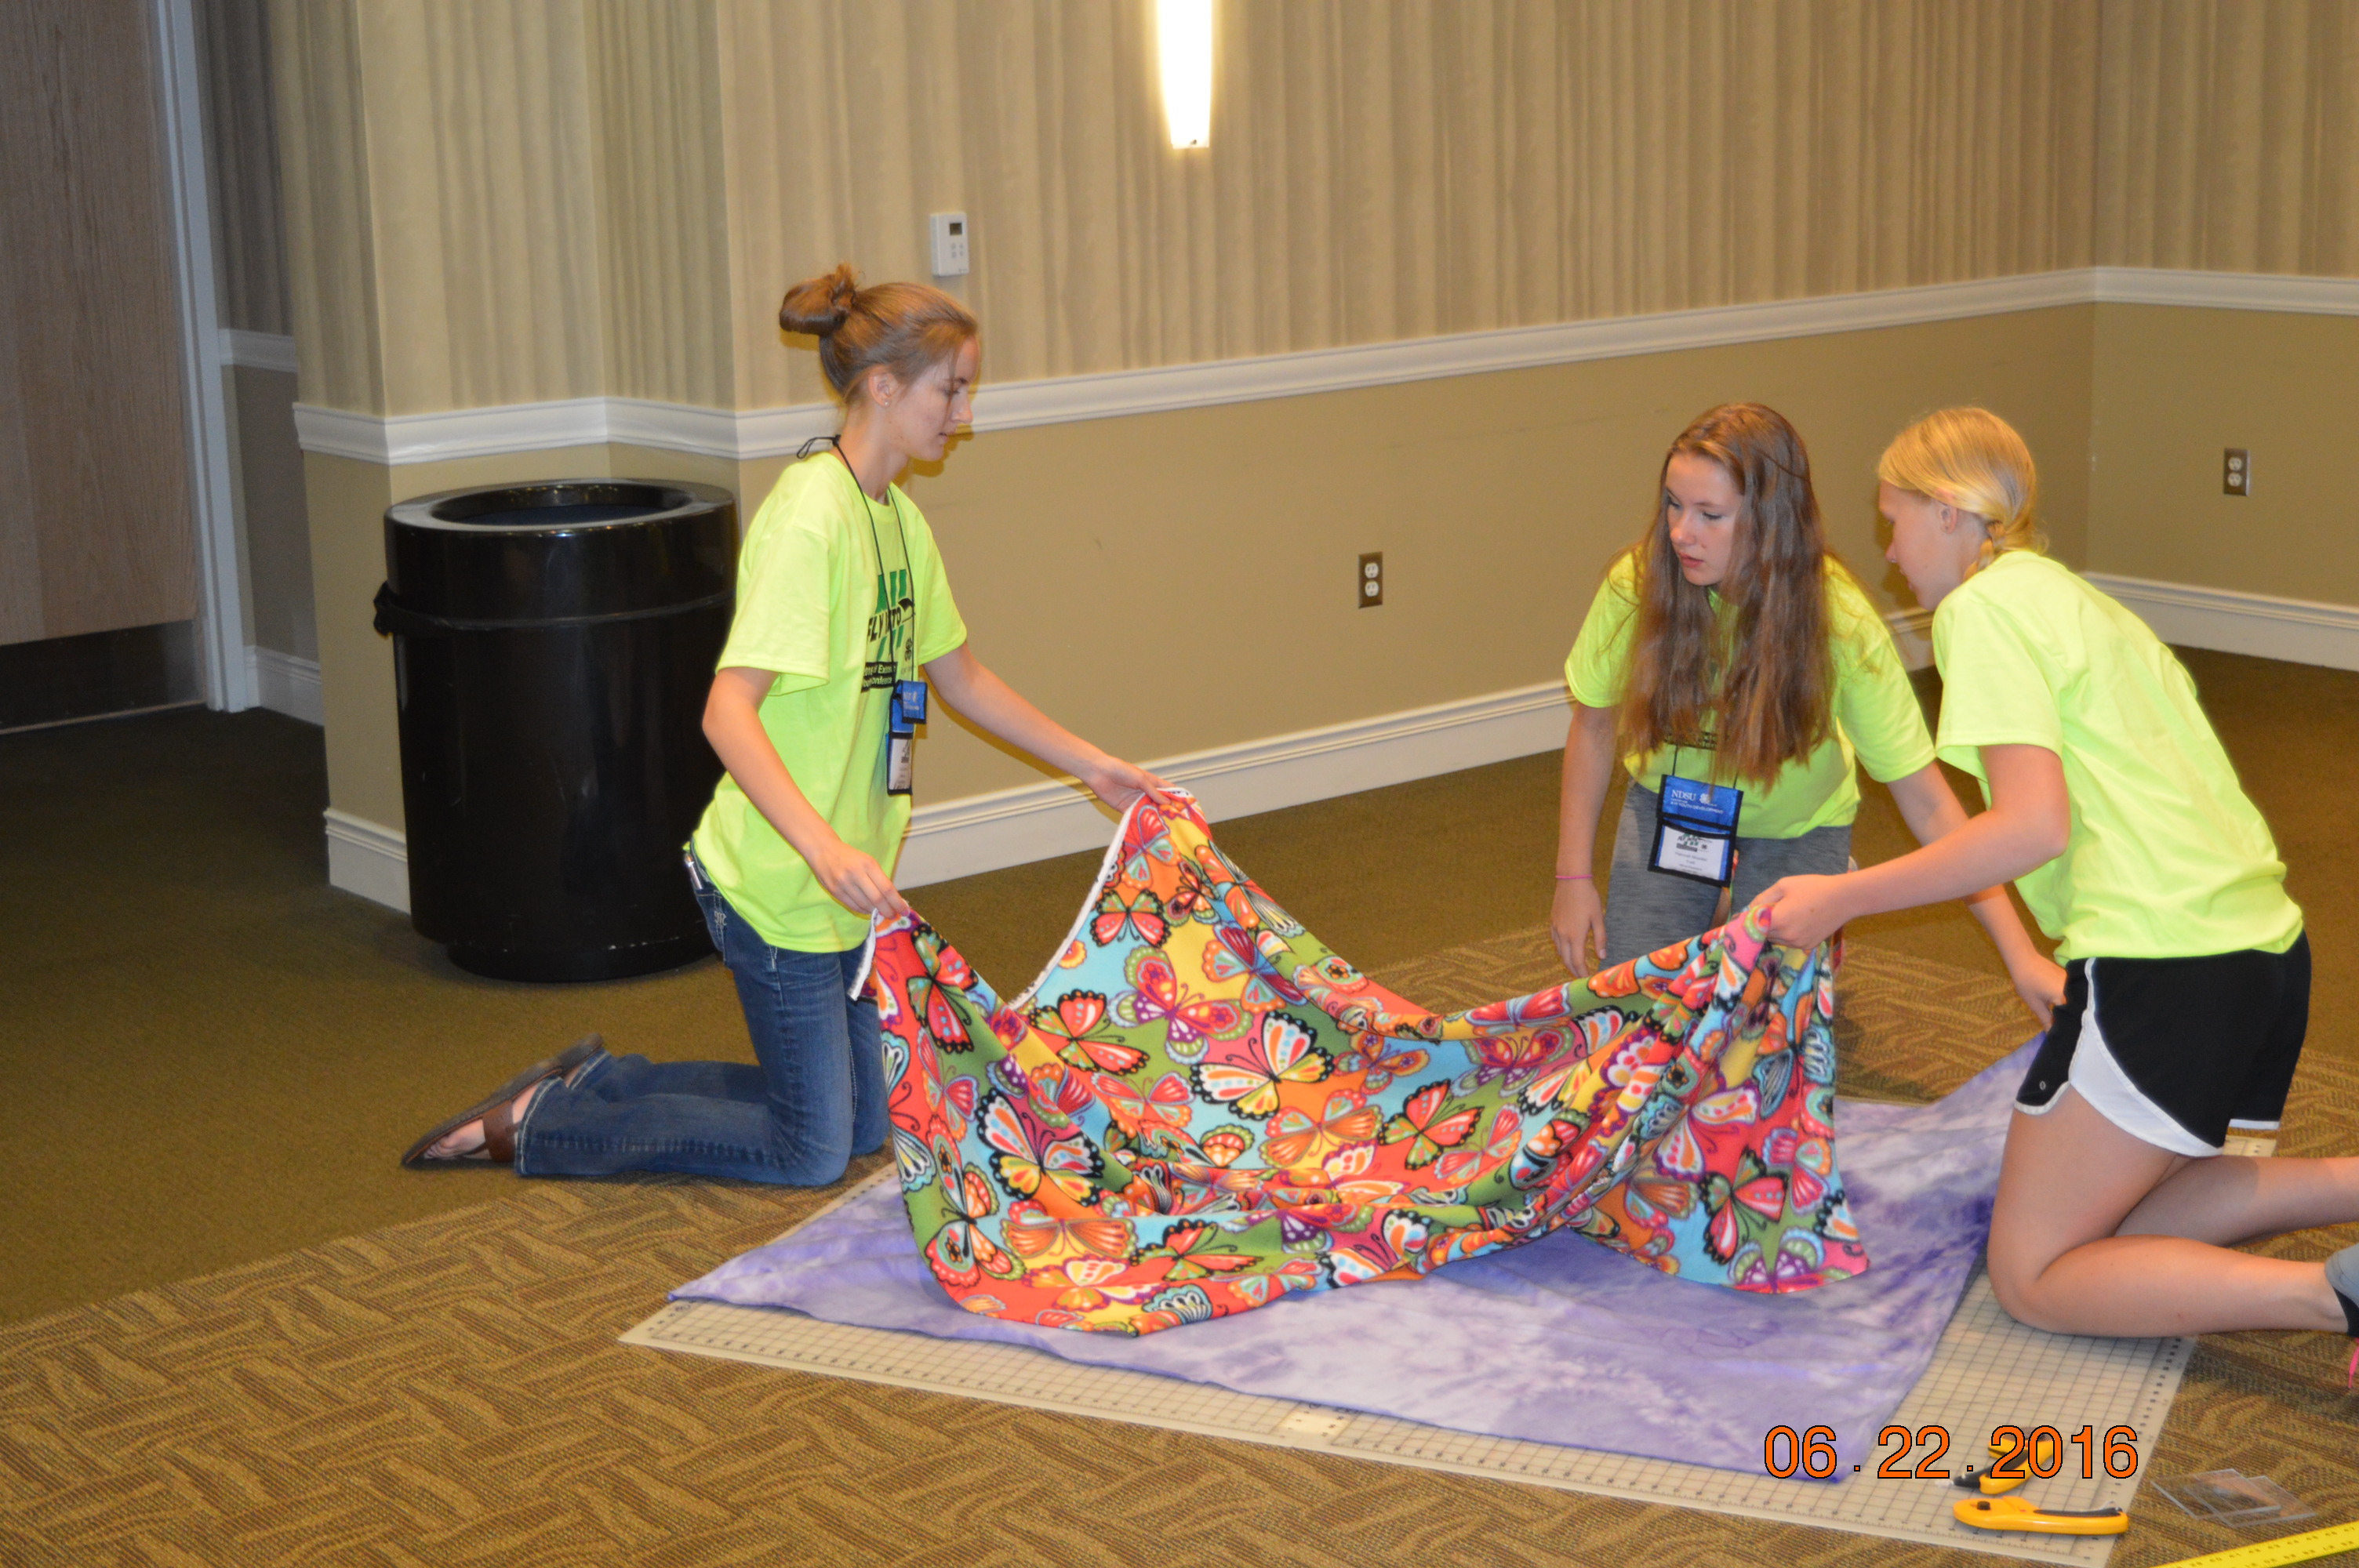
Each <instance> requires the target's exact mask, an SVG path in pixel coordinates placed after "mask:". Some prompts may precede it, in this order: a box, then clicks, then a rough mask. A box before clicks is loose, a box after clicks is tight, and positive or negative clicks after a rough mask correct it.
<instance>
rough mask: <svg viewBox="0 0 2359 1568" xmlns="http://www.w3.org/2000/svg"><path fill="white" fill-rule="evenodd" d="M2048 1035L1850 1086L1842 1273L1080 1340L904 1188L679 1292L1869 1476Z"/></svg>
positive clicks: (1548, 1289) (1402, 1409)
mask: <svg viewBox="0 0 2359 1568" xmlns="http://www.w3.org/2000/svg"><path fill="white" fill-rule="evenodd" d="M2029 1050H2030V1047H2029V1046H2026V1047H2025V1048H2024V1050H2023V1051H2018V1052H2017V1053H2016V1054H2014V1055H2011V1056H2009V1057H2007V1058H2006V1060H2005V1061H2002V1062H2000V1063H1998V1064H1996V1065H1994V1066H1992V1067H1990V1068H1989V1069H1987V1070H1986V1071H1984V1073H1982V1074H1981V1075H1980V1076H1977V1077H1975V1078H1974V1079H1973V1081H1972V1082H1970V1083H1968V1084H1966V1085H1965V1086H1964V1087H1962V1088H1960V1089H1959V1090H1957V1091H1956V1092H1955V1093H1953V1094H1951V1096H1950V1097H1949V1098H1946V1099H1943V1100H1941V1101H1940V1102H1939V1103H1938V1104H1934V1105H1930V1106H1896V1105H1878V1104H1867V1103H1862V1102H1859V1101H1853V1100H1842V1101H1838V1102H1837V1113H1836V1114H1837V1122H1836V1130H1837V1137H1838V1138H1839V1139H1840V1141H1841V1144H1842V1148H1843V1165H1844V1170H1845V1172H1846V1173H1847V1176H1848V1184H1849V1188H1850V1194H1851V1201H1852V1205H1853V1211H1854V1215H1855V1216H1856V1217H1857V1219H1858V1223H1859V1227H1860V1229H1861V1231H1862V1232H1863V1233H1864V1234H1865V1235H1867V1236H1869V1237H1872V1238H1874V1240H1875V1249H1876V1253H1875V1257H1876V1266H1875V1268H1874V1269H1873V1270H1871V1271H1868V1272H1867V1273H1866V1274H1864V1275H1862V1276H1860V1277H1859V1278H1857V1279H1854V1280H1850V1281H1845V1282H1844V1283H1843V1287H1842V1288H1841V1289H1840V1290H1823V1291H1808V1292H1800V1293H1799V1294H1792V1295H1748V1294H1744V1293H1741V1292H1732V1291H1727V1290H1720V1289H1714V1288H1712V1287H1710V1286H1707V1285H1702V1284H1698V1283H1693V1282H1690V1281H1683V1280H1679V1279H1674V1278H1669V1277H1666V1276H1665V1275H1663V1274H1660V1273H1658V1272H1657V1271H1655V1270H1653V1269H1650V1268H1647V1266H1646V1265H1644V1264H1642V1263H1637V1262H1634V1261H1633V1260H1630V1259H1628V1258H1625V1257H1624V1256H1622V1255H1621V1254H1619V1253H1616V1252H1613V1251H1610V1250H1608V1249H1604V1248H1601V1247H1598V1246H1595V1245H1594V1244H1593V1243H1591V1242H1589V1241H1587V1240H1586V1239H1585V1238H1581V1237H1578V1236H1572V1235H1556V1236H1550V1237H1547V1238H1543V1239H1540V1240H1538V1241H1535V1242H1533V1243H1532V1244H1531V1245H1529V1246H1527V1247H1522V1248H1517V1249H1512V1250H1508V1251H1503V1252H1497V1253H1493V1254H1490V1255H1488V1256H1484V1257H1480V1258H1474V1259H1470V1260H1465V1261H1462V1262H1457V1263H1452V1264H1450V1265H1449V1266H1448V1267H1446V1268H1443V1269H1441V1270H1440V1271H1437V1272H1435V1273H1433V1274H1431V1275H1430V1276H1429V1277H1428V1278H1427V1279H1426V1280H1425V1281H1422V1282H1419V1283H1397V1284H1392V1283H1380V1284H1375V1285H1371V1286H1368V1287H1366V1288H1364V1289H1360V1290H1353V1291H1338V1292H1319V1293H1316V1294H1305V1295H1301V1296H1299V1297H1297V1296H1289V1297H1287V1298H1284V1299H1281V1300H1278V1301H1276V1302H1273V1303H1270V1305H1268V1306H1267V1307H1266V1308H1264V1309H1262V1310H1260V1311H1258V1312H1251V1313H1245V1314H1239V1315H1237V1316H1234V1317H1227V1318H1221V1319H1217V1320H1215V1321H1212V1322H1209V1323H1202V1324H1197V1325H1191V1326H1190V1328H1189V1330H1188V1332H1186V1333H1184V1334H1157V1335H1149V1336H1145V1337H1142V1338H1136V1339H1134V1338H1129V1337H1126V1336H1116V1335H1097V1334H1070V1333H1066V1332H1063V1331H1061V1330H1059V1329H1054V1328H1040V1327H1036V1326H1034V1325H1029V1324H1021V1323H1010V1322H1006V1321H1003V1320H1001V1319H998V1318H994V1317H988V1316H978V1315H975V1314H970V1313H966V1312H962V1311H961V1310H960V1309H959V1308H957V1307H956V1306H954V1305H952V1304H951V1301H950V1299H949V1297H948V1296H946V1295H945V1294H944V1293H943V1292H942V1289H941V1287H940V1285H939V1284H938V1283H937V1282H936V1281H935V1280H934V1278H933V1275H932V1273H931V1272H930V1271H929V1270H928V1268H927V1267H926V1264H925V1261H924V1260H923V1259H922V1258H921V1257H920V1256H919V1252H918V1249H917V1245H916V1243H915V1242H914V1241H913V1240H912V1238H911V1236H910V1230H909V1217H908V1212H907V1210H906V1209H905V1208H904V1206H903V1205H902V1202H901V1195H900V1192H899V1190H898V1189H897V1187H895V1186H894V1185H892V1184H889V1183H887V1184H881V1185H879V1186H877V1187H876V1188H875V1189H874V1190H872V1191H870V1192H867V1193H864V1194H863V1195H861V1196H859V1197H858V1198H856V1199H854V1200H853V1202H851V1203H849V1204H847V1205H845V1206H843V1207H842V1208H839V1209H837V1210H835V1211H834V1212H832V1213H831V1214H827V1215H824V1216H822V1217H820V1218H819V1219H816V1220H814V1221H812V1222H811V1223H810V1224H808V1225H805V1226H803V1227H801V1228H799V1229H798V1230H796V1231H794V1232H792V1233H791V1234H789V1235H788V1236H786V1237H784V1238H780V1239H779V1240H777V1241H776V1242H773V1243H771V1244H770V1245H769V1246H767V1247H763V1248H759V1249H756V1250H755V1251H752V1252H748V1253H746V1254H745V1256H743V1257H741V1258H738V1259H735V1260H733V1261H731V1262H729V1263H726V1264H723V1266H722V1267H721V1268H719V1269H716V1270H714V1271H712V1273H710V1274H707V1275H706V1276H705V1277H704V1278H702V1279H701V1280H698V1281H694V1282H693V1283H690V1284H688V1285H684V1286H682V1287H681V1288H680V1289H679V1290H678V1291H676V1292H673V1295H674V1297H675V1299H691V1300H705V1301H718V1302H730V1303H738V1304H741V1305H747V1306H763V1307H786V1308H791V1309H793V1310H795V1311H798V1312H803V1313H808V1314H810V1315H811V1316H814V1317H818V1318H823V1319H825V1320H827V1321H829V1322H832V1323H845V1324H859V1325H867V1326H871V1327H876V1328H890V1329H898V1330H902V1331H904V1332H908V1333H916V1334H927V1335H932V1336H936V1337H939V1338H945V1339H988V1340H998V1341H1003V1342H1006V1343H1008V1344H1014V1345H1027V1346H1032V1347H1034V1348H1035V1349H1038V1350H1042V1351H1046V1352H1048V1353H1049V1354H1050V1355H1054V1356H1060V1357H1064V1358H1065V1359H1067V1360H1069V1361H1080V1362H1088V1363H1092V1364H1095V1365H1100V1366H1108V1367H1123V1368H1130V1369H1132V1370H1136V1371H1142V1372H1155V1373H1159V1374H1162V1375H1163V1376H1166V1377H1173V1378H1184V1379H1190V1380H1191V1381H1195V1382H1201V1383H1212V1384H1217V1385H1219V1386H1221V1387H1223V1388H1228V1389H1234V1390H1238V1391H1239V1392H1242V1393H1249V1394H1264V1395H1269V1396H1272V1397H1276V1398H1280V1399H1288V1400H1305V1401H1308V1402H1312V1403H1317V1404H1324V1405H1335V1406H1341V1407H1343V1408H1346V1409H1351V1410H1362V1411H1375V1412H1378V1413H1380V1414H1385V1415H1393V1416H1400V1417H1404V1418H1406V1419H1408V1420H1410V1421H1418V1422H1428V1423H1430V1424H1432V1425H1435V1426H1443V1427H1450V1428H1452V1429H1454V1430H1457V1431H1462V1432H1474V1433H1485V1434H1487V1435H1491V1436H1497V1437H1518V1438H1529V1439H1534V1440H1537V1441H1538V1442H1542V1443H1556V1444H1573V1445H1576V1446H1580V1447H1583V1448H1595V1449H1603V1450H1606V1451H1609V1452H1614V1453H1620V1454H1642V1455H1646V1456H1648V1457H1653V1458H1660V1459H1670V1460H1677V1461H1680V1462H1682V1463H1688V1464H1697V1465H1717V1466H1720V1467H1722V1468H1724V1469H1731V1470H1744V1471H1752V1472H1756V1473H1757V1472H1758V1471H1759V1469H1760V1467H1761V1463H1762V1460H1761V1454H1762V1437H1763V1434H1764V1433H1766V1432H1767V1430H1768V1429H1769V1428H1770V1427H1773V1426H1778V1425H1786V1426H1792V1427H1794V1428H1796V1429H1797V1430H1799V1429H1801V1428H1804V1427H1809V1426H1821V1425H1823V1426H1831V1427H1832V1428H1833V1429H1834V1430H1835V1432H1836V1434H1837V1442H1836V1448H1837V1452H1838V1454H1840V1455H1841V1463H1842V1465H1843V1468H1842V1469H1841V1470H1839V1471H1838V1474H1845V1475H1847V1474H1849V1466H1850V1465H1854V1464H1857V1463H1860V1462H1862V1461H1864V1460H1869V1459H1872V1458H1873V1456H1874V1454H1875V1438H1876V1434H1877V1433H1879V1432H1880V1431H1881V1430H1882V1429H1883V1427H1884V1426H1885V1425H1886V1422H1888V1421H1889V1420H1890V1418H1891V1415H1892V1413H1893V1412H1894V1411H1896V1410H1897V1409H1898V1408H1899V1405H1900V1401H1901V1400H1903V1399H1904V1398H1905V1397H1906V1396H1907V1395H1908V1390H1910V1389H1911V1388H1913V1387H1914V1386H1915V1385H1916V1382H1917V1379H1919V1377H1920V1376H1921V1375H1922V1374H1923V1372H1924V1370H1925V1366H1926V1363H1927V1362H1928V1361H1929V1360H1930V1359H1931V1357H1932V1354H1933V1346H1934V1345H1935V1343H1936V1341H1938V1340H1939V1339H1940V1335H1941V1330H1942V1328H1943V1326H1944V1325H1946V1324H1947V1323H1948V1322H1949V1320H1950V1315H1951V1313H1953V1312H1954V1311H1955V1310H1956V1308H1957V1303H1958V1299H1959V1297H1960V1295H1961V1294H1962V1292H1963V1291H1964V1289H1965V1284H1966V1281H1967V1279H1968V1277H1969V1276H1970V1275H1971V1273H1972V1272H1973V1267H1974V1263H1975V1261H1976V1260H1977V1259H1978V1258H1979V1257H1980V1255H1981V1252H1982V1247H1983V1241H1984V1237H1985V1235H1986V1233H1987V1231H1988V1229H1989V1225H1990V1211H1991V1198H1992V1195H1993V1194H1994V1193H1995V1191H1996V1189H1997V1184H1998V1164H1999V1153H2000V1149H2001V1146H2002V1145H2003V1143H2004V1142H2005V1140H2006V1124H2007V1116H2008V1110H2009V1107H2010V1105H2011V1104H2012V1101H2013V1098H2014V1089H2015V1086H2016V1084H2017V1080H2018V1079H2019V1078H2020V1077H2021V1076H2022V1073H2023V1068H2024V1061H2025V1059H2026V1056H2027V1053H2028V1051H2029Z"/></svg>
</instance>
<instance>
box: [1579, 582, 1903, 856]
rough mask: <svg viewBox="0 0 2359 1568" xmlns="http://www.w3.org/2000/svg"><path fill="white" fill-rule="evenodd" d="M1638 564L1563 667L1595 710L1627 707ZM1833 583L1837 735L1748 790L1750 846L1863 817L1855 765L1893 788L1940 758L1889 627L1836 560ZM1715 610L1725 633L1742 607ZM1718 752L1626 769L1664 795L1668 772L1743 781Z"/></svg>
mask: <svg viewBox="0 0 2359 1568" xmlns="http://www.w3.org/2000/svg"><path fill="white" fill-rule="evenodd" d="M1637 581H1638V571H1637V565H1636V562H1635V561H1633V560H1632V559H1631V558H1630V557H1628V556H1627V555H1625V556H1624V557H1622V558H1621V559H1620V560H1617V561H1615V562H1614V567H1613V569H1612V570H1610V571H1608V572H1607V573H1606V575H1605V580H1604V582H1603V583H1601V584H1600V585H1599V586H1598V589H1597V597H1596V598H1595V599H1594V600H1592V601H1591V603H1590V606H1589V615H1588V618H1587V619H1586V620H1584V621H1582V623H1581V635H1580V637H1579V638H1578V639H1577V640H1576V641H1575V642H1574V643H1573V645H1572V652H1571V654H1569V655H1568V656H1567V657H1566V659H1565V662H1564V677H1565V682H1566V684H1567V685H1568V686H1570V687H1571V688H1572V696H1573V699H1574V700H1575V701H1577V702H1580V703H1582V704H1583V705H1585V706H1587V707H1590V708H1618V707H1619V706H1621V702H1622V694H1623V691H1624V690H1625V688H1626V687H1628V685H1629V680H1630V659H1631V654H1632V652H1633V649H1634V645H1635V643H1636V639H1637V625H1638V598H1637ZM1826 585H1827V628H1828V645H1829V647H1830V649H1831V650H1832V653H1833V655H1834V691H1833V696H1832V704H1833V708H1834V720H1835V722H1834V734H1833V735H1832V737H1831V738H1830V739H1829V740H1828V741H1825V742H1824V743H1823V744H1821V746H1820V747H1819V749H1818V750H1817V751H1815V752H1811V753H1810V755H1809V756H1807V757H1804V758H1801V759H1800V760H1799V761H1797V762H1788V763H1787V764H1786V766H1785V767H1784V768H1782V769H1780V770H1779V771H1778V773H1777V778H1776V779H1774V780H1772V781H1771V783H1770V784H1769V785H1768V787H1767V788H1764V787H1763V785H1762V784H1761V783H1760V781H1758V780H1747V781H1745V782H1744V783H1743V784H1742V787H1743V789H1744V791H1745V811H1744V816H1743V817H1742V818H1741V820H1739V822H1738V823H1737V831H1738V832H1739V833H1741V834H1743V835H1744V836H1745V838H1800V837H1801V836H1802V835H1803V834H1805V833H1808V832H1810V831H1811V830H1813V829H1815V828H1820V827H1833V826H1836V825H1839V824H1842V823H1846V822H1849V821H1851V820H1852V819H1853V818H1854V816H1858V815H1859V781H1858V779H1857V777H1856V775H1855V774H1854V762H1857V763H1864V764H1865V766H1866V768H1867V771H1868V774H1869V776H1870V777H1872V778H1874V779H1876V780H1877V781H1878V782H1880V783H1885V784H1889V783H1891V782H1892V781H1893V780H1894V779H1900V778H1906V777H1908V775H1909V774H1910V773H1915V772H1917V771H1918V770H1919V769H1920V768H1923V767H1925V766H1926V765H1927V764H1929V763H1930V762H1932V760H1933V738H1932V737H1931V735H1930V734H1928V733H1927V731H1926V729H1925V715H1924V710H1923V709H1922V708H1919V706H1918V704H1917V691H1916V688H1915V687H1912V686H1910V685H1909V683H1908V668H1907V666H1905V665H1903V664H1902V663H1901V662H1900V651H1899V649H1897V648H1896V647H1895V646H1893V643H1892V633H1891V630H1890V628H1888V627H1886V625H1885V623H1884V618H1883V617H1882V616H1881V615H1878V614H1877V613H1876V612H1875V606H1874V605H1872V604H1870V603H1869V602H1868V601H1867V596H1866V595H1865V594H1864V593H1862V592H1861V591H1860V589H1859V584H1858V583H1857V581H1855V580H1854V579H1853V577H1852V575H1851V574H1850V573H1849V572H1847V571H1845V570H1843V568H1842V567H1841V566H1840V565H1839V564H1838V563H1836V562H1835V561H1833V560H1832V559H1830V560H1829V561H1828V562H1827V568H1826ZM1712 609H1713V611H1715V612H1716V613H1717V614H1719V616H1720V617H1721V622H1722V625H1723V628H1724V627H1725V626H1726V624H1727V622H1728V618H1729V617H1730V616H1732V615H1733V614H1734V613H1735V611H1734V606H1732V605H1730V604H1729V603H1727V602H1726V601H1725V600H1723V599H1722V598H1721V597H1720V595H1719V594H1717V593H1714V594H1713V595H1712ZM1713 745H1714V742H1713V738H1712V736H1711V735H1710V734H1704V735H1700V736H1696V737H1693V738H1692V739H1688V740H1682V741H1680V745H1679V746H1678V747H1677V748H1676V749H1674V748H1673V747H1670V746H1664V747H1660V748H1658V750H1656V751H1655V752H1652V753H1651V754H1648V755H1645V756H1641V755H1639V754H1637V753H1636V752H1633V753H1631V754H1630V755H1628V756H1625V757H1624V758H1623V759H1622V763H1623V766H1625V768H1627V769H1628V770H1629V771H1630V776H1631V778H1633V779H1634V780H1636V782H1637V783H1639V784H1643V785H1645V786H1646V787H1647V788H1648V789H1650V790H1654V791H1657V792H1658V793H1659V792H1660V791H1661V789H1662V787H1663V775H1664V774H1665V773H1680V775H1681V776H1683V777H1688V778H1712V780H1713V782H1716V783H1722V784H1727V783H1733V782H1736V781H1734V780H1732V779H1730V778H1728V777H1727V776H1726V775H1725V774H1723V773H1719V772H1718V770H1716V769H1715V767H1714V759H1713V756H1712V749H1713ZM1675 750H1676V764H1677V765H1676V766H1674V761H1675V758H1674V752H1675Z"/></svg>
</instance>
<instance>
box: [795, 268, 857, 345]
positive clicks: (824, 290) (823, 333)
mask: <svg viewBox="0 0 2359 1568" xmlns="http://www.w3.org/2000/svg"><path fill="white" fill-rule="evenodd" d="M859 302H860V275H859V274H858V273H856V272H854V271H853V269H852V264H851V263H850V262H841V263H838V264H837V265H836V268H835V270H834V271H833V272H829V273H822V274H821V275H820V276H817V277H807V278H805V279H803V281H802V282H800V283H798V284H796V285H795V286H794V287H792V288H789V289H788V290H787V297H785V298H784V299H782V300H780V301H779V302H778V325H779V326H780V327H782V328H784V329H785V330H788V331H789V332H808V333H810V335H811V336H812V337H815V338H824V337H827V336H829V335H830V334H831V333H832V332H833V331H834V330H836V329H837V328H838V327H841V326H843V324H844V322H845V321H847V320H849V319H851V316H852V312H853V307H854V306H856V305H858V304H859Z"/></svg>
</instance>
